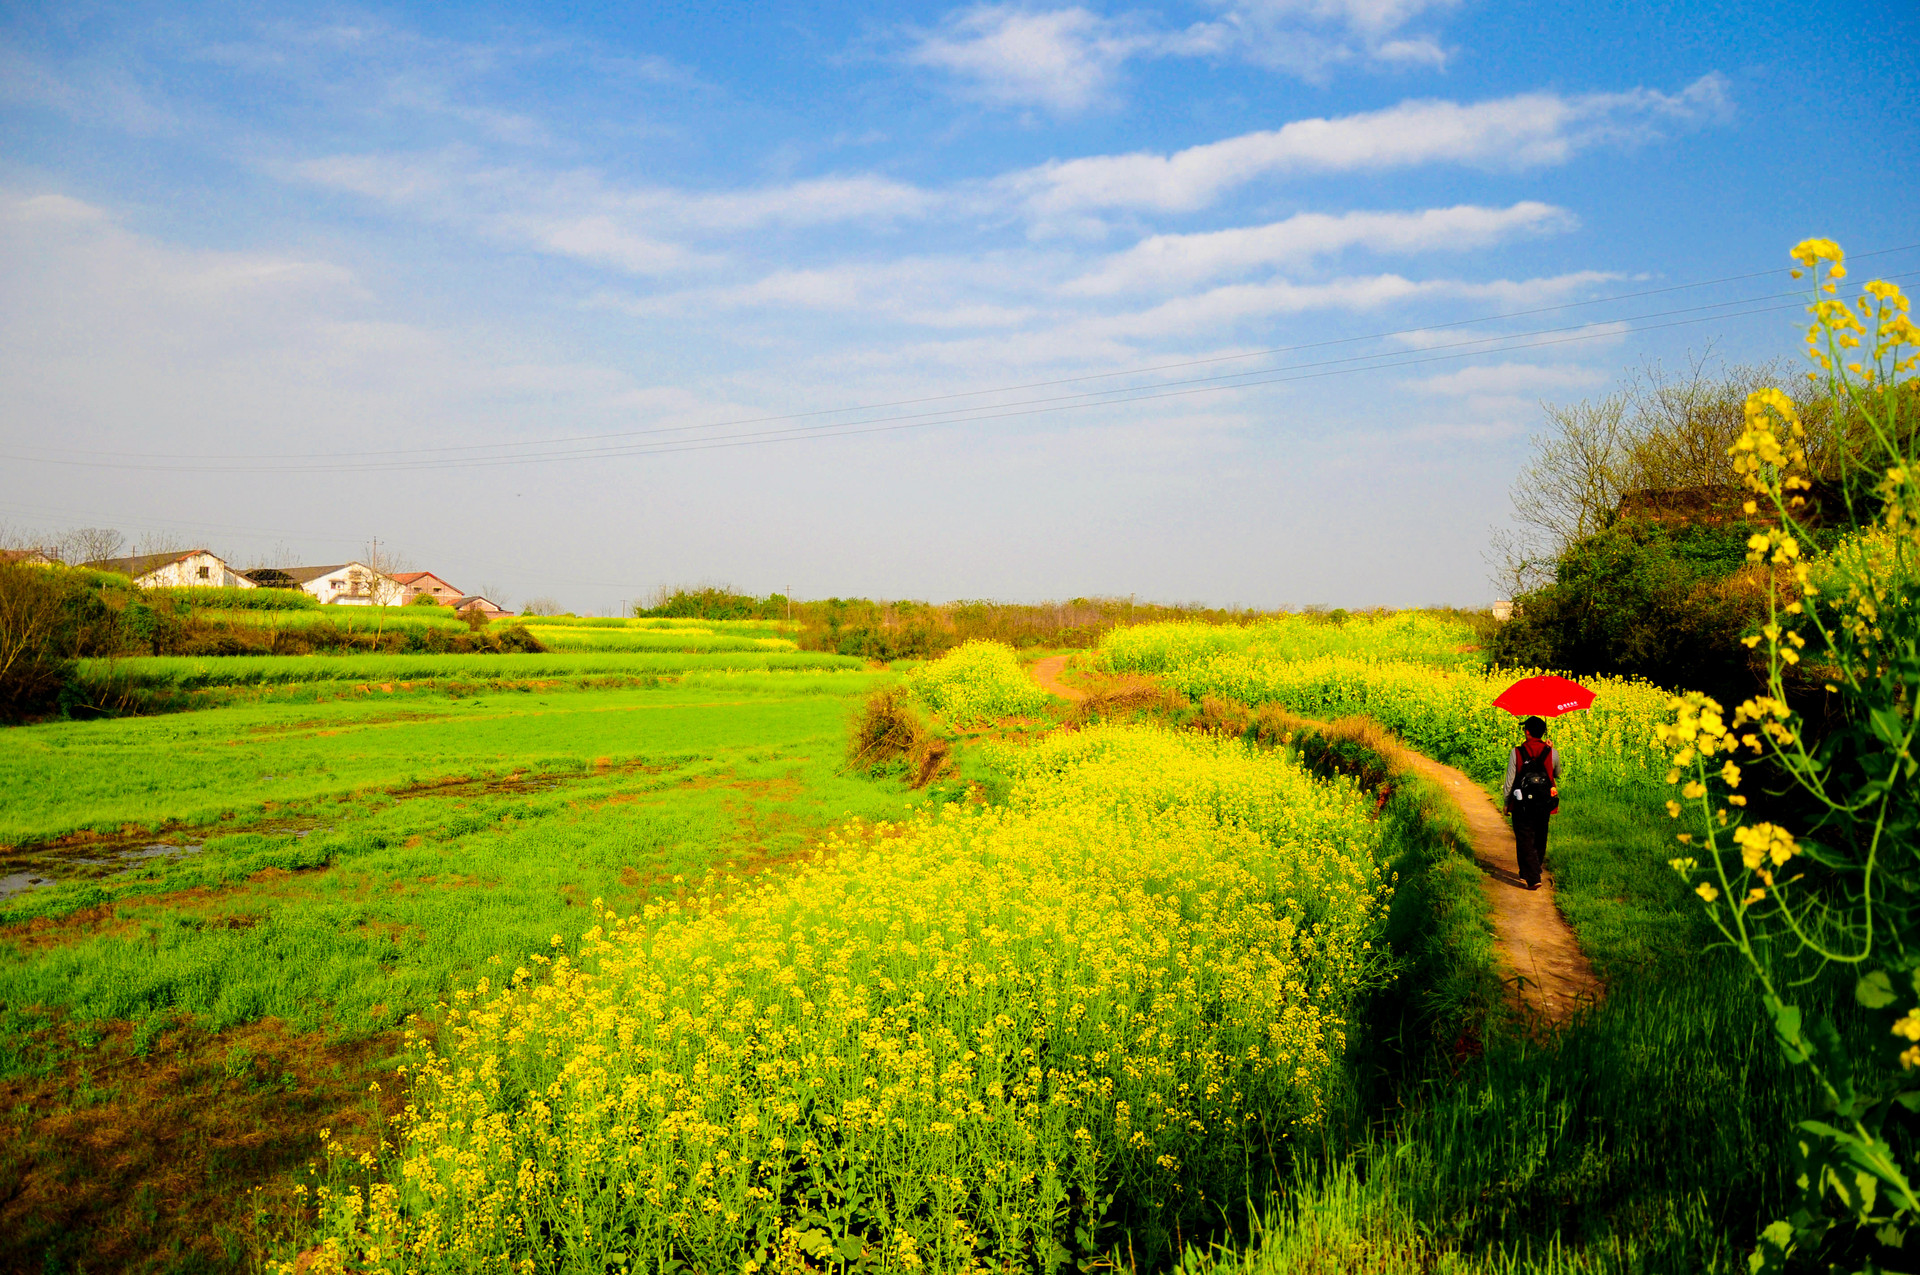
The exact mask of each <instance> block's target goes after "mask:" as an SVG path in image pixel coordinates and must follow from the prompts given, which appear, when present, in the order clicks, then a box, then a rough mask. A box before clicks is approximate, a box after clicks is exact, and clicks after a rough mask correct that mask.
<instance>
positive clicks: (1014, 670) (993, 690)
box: [907, 641, 1053, 725]
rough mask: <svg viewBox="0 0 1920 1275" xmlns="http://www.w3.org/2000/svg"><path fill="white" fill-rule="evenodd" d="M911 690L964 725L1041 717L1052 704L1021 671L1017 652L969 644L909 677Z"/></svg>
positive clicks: (986, 644)
mask: <svg viewBox="0 0 1920 1275" xmlns="http://www.w3.org/2000/svg"><path fill="white" fill-rule="evenodd" d="M907 686H908V688H909V689H910V690H912V691H913V693H914V694H915V695H917V696H918V697H919V698H920V700H921V702H922V703H924V704H925V705H926V706H927V707H928V708H930V709H932V710H933V711H934V712H936V713H939V714H940V715H941V716H943V717H946V718H948V719H950V720H952V721H954V722H957V723H960V724H962V725H971V724H973V723H977V722H990V721H993V720H994V719H996V718H1000V717H1012V716H1016V715H1020V714H1033V713H1039V712H1041V711H1042V710H1043V709H1045V708H1046V706H1047V705H1048V704H1049V703H1050V702H1051V701H1052V698H1053V697H1052V696H1050V695H1048V694H1047V693H1046V692H1045V691H1043V690H1041V689H1040V687H1039V686H1038V685H1036V684H1035V683H1034V680H1033V679H1032V678H1030V677H1028V676H1027V674H1026V671H1025V670H1024V669H1022V668H1021V667H1020V657H1019V656H1017V655H1016V654H1014V651H1013V648H1012V647H1010V646H1005V645H1002V644H1001V643H999V642H982V641H973V642H967V643H964V644H963V645H961V646H959V647H956V648H955V649H953V650H951V651H949V652H947V653H946V654H945V655H943V656H941V657H940V658H939V659H937V660H935V661H933V663H931V664H923V665H921V666H920V667H919V668H917V669H915V670H914V671H913V672H911V673H909V674H908V675H907Z"/></svg>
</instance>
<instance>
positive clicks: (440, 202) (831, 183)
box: [282, 147, 941, 275]
mask: <svg viewBox="0 0 1920 1275" xmlns="http://www.w3.org/2000/svg"><path fill="white" fill-rule="evenodd" d="M282 171H283V172H284V173H285V174H286V175H288V176H290V177H292V178H294V179H296V180H299V181H303V182H307V183H310V184H313V185H317V186H323V187H327V188H330V189H334V190H343V191H349V192H352V193H354V194H358V195H362V196H365V197H367V198H370V199H375V200H378V201H380V202H382V203H385V204H389V205H392V206H394V207H398V208H403V209H406V210H407V211H409V212H412V213H414V214H415V215H418V216H423V217H426V218H427V219H429V220H433V221H438V222H445V223H449V224H455V225H465V226H470V227H473V228H475V229H478V230H479V231H481V232H482V233H484V234H488V235H491V236H492V237H494V238H496V239H498V240H501V241H504V242H509V243H515V244H519V245H522V246H525V247H529V248H532V249H534V250H536V251H539V252H544V253H549V254H552V255H555V256H562V257H571V258H574V259H576V260H581V261H588V262H594V263H596V264H600V265H607V266H612V267H613V268H615V269H617V270H621V271H624V272H626V273H630V274H641V275H663V274H672V273H677V272H683V271H687V270H692V269H697V268H708V267H713V266H716V265H719V264H720V263H721V261H722V260H723V259H722V258H720V257H718V256H715V255H713V254H710V253H705V252H700V251H697V250H695V249H694V248H692V247H690V246H689V245H688V241H690V240H698V239H712V238H714V237H715V236H718V235H727V234H738V233H741V232H745V231H750V230H755V229H759V228H762V227H767V226H786V227H818V226H825V225H832V224H836V223H849V222H852V223H866V224H876V223H888V222H892V221H896V220H900V219H905V218H913V217H920V216H924V215H925V214H926V213H927V212H929V211H930V210H931V209H933V208H934V207H936V206H937V205H938V204H939V203H940V202H941V199H940V197H939V196H937V195H935V194H934V193H932V192H929V191H925V190H922V189H920V188H918V187H915V186H911V185H908V184H906V183H903V182H896V181H892V180H890V179H888V178H884V177H878V176H874V175H871V174H852V175H846V176H831V177H821V178H814V179H810V180H806V181H797V182H788V183H784V184H781V185H778V186H769V187H761V188H758V189H747V190H736V191H687V190H677V189H673V188H670V187H641V188H621V187H617V186H612V185H609V184H608V183H607V182H606V181H605V179H604V178H603V177H602V176H601V175H600V174H599V173H597V172H595V171H592V170H584V169H582V170H574V171H570V172H559V173H551V172H541V171H539V170H535V169H528V168H520V167H514V166H499V165H489V164H486V163H484V162H483V161H482V160H481V159H480V157H479V156H478V155H477V154H475V153H474V152H473V151H471V150H470V149H468V148H465V147H453V148H449V149H447V150H445V151H442V152H439V153H437V154H432V155H336V156H330V157H327V158H324V159H314V160H306V161H302V162H299V163H295V164H291V165H288V166H286V167H285V168H284V169H283V170H282Z"/></svg>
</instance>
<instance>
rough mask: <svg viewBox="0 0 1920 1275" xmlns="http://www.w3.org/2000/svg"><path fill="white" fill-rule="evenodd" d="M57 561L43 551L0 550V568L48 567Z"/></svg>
mask: <svg viewBox="0 0 1920 1275" xmlns="http://www.w3.org/2000/svg"><path fill="white" fill-rule="evenodd" d="M58 561H59V559H57V558H55V557H54V556H53V555H52V554H50V553H48V552H47V551H46V550H45V549H0V566H6V567H11V566H22V567H50V566H52V565H53V564H54V563H56V562H58Z"/></svg>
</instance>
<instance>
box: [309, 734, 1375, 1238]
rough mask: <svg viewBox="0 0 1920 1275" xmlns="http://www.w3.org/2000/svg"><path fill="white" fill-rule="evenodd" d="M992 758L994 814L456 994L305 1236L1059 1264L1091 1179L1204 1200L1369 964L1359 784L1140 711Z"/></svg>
mask: <svg viewBox="0 0 1920 1275" xmlns="http://www.w3.org/2000/svg"><path fill="white" fill-rule="evenodd" d="M1010 764H1011V765H1012V766H1013V767H1014V769H1016V770H1017V771H1018V778H1017V780H1016V783H1015V786H1014V791H1013V796H1012V799H1011V801H1010V803H1009V804H1008V805H1007V806H1006V807H1001V808H976V809H972V810H960V809H957V808H951V807H950V808H948V810H947V811H945V812H944V813H942V814H940V815H939V816H937V817H926V818H921V819H918V820H916V821H914V822H911V823H908V824H904V825H892V826H889V825H877V826H861V825H857V824H856V825H853V826H850V827H848V828H847V829H845V830H843V831H842V832H841V833H839V834H837V835H836V836H835V837H834V838H833V839H832V840H831V841H830V842H829V843H828V844H827V845H825V846H824V847H822V848H821V850H820V851H819V852H818V854H817V855H816V856H815V858H814V859H813V861H812V862H811V863H809V864H808V865H807V866H806V867H804V868H803V869H802V870H799V871H797V872H793V873H790V874H781V875H778V876H775V875H772V874H769V876H767V877H764V878H761V879H759V880H757V881H754V882H738V881H712V882H709V883H708V884H707V886H706V887H704V888H703V889H702V890H701V891H700V892H699V893H697V894H696V895H694V896H693V897H690V898H687V899H684V900H682V901H679V902H675V903H667V904H661V905H658V906H654V907H649V908H648V909H646V911H645V912H644V913H643V914H641V915H637V916H628V917H620V916H616V915H614V914H613V913H611V912H602V913H601V914H600V917H599V921H600V924H599V925H597V926H596V927H595V928H594V929H592V930H590V931H589V932H588V933H587V934H586V935H585V937H584V938H583V940H582V942H581V945H580V948H579V951H578V953H577V955H575V956H568V955H565V954H559V955H555V956H554V957H552V958H551V961H550V963H548V962H547V958H544V957H535V958H531V960H530V962H529V963H530V964H531V965H537V966H544V968H542V969H541V971H540V974H539V976H536V974H535V972H534V971H533V970H530V969H528V968H522V969H520V970H517V971H515V973H514V975H513V977H512V979H511V981H510V983H509V985H508V986H507V987H505V988H500V989H495V988H493V987H491V986H490V985H489V984H488V983H486V982H485V981H482V982H481V984H480V985H479V986H478V987H477V988H476V989H475V990H474V991H473V992H472V993H471V994H466V993H463V994H461V995H460V996H459V997H458V998H457V1004H456V1005H455V1006H454V1007H453V1008H451V1010H450V1011H449V1012H448V1013H447V1014H446V1024H445V1026H444V1028H443V1030H442V1032H441V1034H440V1036H439V1041H438V1049H437V1051H434V1052H430V1053H429V1056H428V1060H427V1062H426V1063H425V1064H424V1065H423V1066H422V1067H420V1068H418V1069H417V1070H416V1071H415V1073H414V1076H413V1082H414V1087H413V1092H412V1101H411V1103H410V1104H409V1105H408V1107H407V1108H406V1111H405V1114H404V1118H403V1124H402V1128H401V1131H400V1132H401V1137H400V1139H399V1146H400V1151H399V1160H398V1163H397V1164H396V1165H394V1166H393V1168H392V1170H391V1172H390V1174H389V1178H390V1181H389V1183H387V1184H383V1185H380V1186H376V1187H375V1188H374V1189H373V1190H372V1191H359V1192H355V1191H351V1190H343V1191H336V1192H335V1193H334V1194H333V1195H332V1196H330V1197H329V1198H328V1200H327V1201H325V1202H324V1203H323V1209H322V1212H323V1219H322V1221H323V1226H324V1227H325V1228H326V1230H327V1232H328V1234H329V1237H330V1244H331V1247H330V1248H329V1249H328V1250H327V1253H328V1254H329V1256H328V1257H327V1259H326V1260H328V1261H332V1262H334V1263H336V1265H335V1269H341V1267H340V1265H339V1264H340V1263H344V1264H345V1267H346V1268H348V1269H356V1270H363V1271H367V1272H370V1273H371V1272H373V1271H376V1270H384V1271H388V1272H399V1271H494V1270H497V1271H508V1270H528V1271H533V1270H540V1271H593V1272H602V1271H621V1270H642V1269H645V1270H661V1269H668V1268H671V1267H678V1266H684V1267H685V1268H689V1269H693V1270H703V1271H719V1270H742V1271H746V1272H749V1273H750V1275H751V1273H752V1272H756V1271H759V1270H761V1269H763V1268H768V1267H772V1268H778V1269H781V1270H794V1271H798V1270H807V1269H815V1268H818V1269H824V1268H826V1267H828V1266H831V1265H836V1264H840V1263H848V1264H852V1263H855V1262H864V1263H867V1264H870V1265H872V1266H873V1267H874V1268H876V1269H880V1270H901V1271H918V1270H922V1269H924V1270H929V1271H943V1272H944V1271H970V1270H984V1269H987V1268H994V1269H1007V1268H1022V1269H1024V1268H1027V1267H1029V1266H1033V1265H1036V1264H1037V1265H1038V1266H1040V1267H1042V1268H1045V1269H1051V1268H1052V1267H1054V1266H1055V1265H1057V1264H1059V1262H1060V1261H1062V1260H1064V1258H1065V1257H1066V1256H1067V1254H1068V1250H1067V1248H1066V1245H1068V1244H1070V1243H1071V1242H1072V1237H1073V1235H1074V1234H1075V1230H1076V1228H1084V1229H1085V1230H1086V1231H1087V1232H1089V1233H1097V1231H1098V1229H1099V1226H1100V1222H1101V1219H1102V1216H1103V1214H1105V1213H1106V1212H1107V1210H1108V1209H1109V1206H1110V1205H1111V1207H1112V1208H1113V1209H1114V1210H1116V1211H1117V1210H1120V1209H1125V1210H1126V1211H1127V1212H1128V1214H1129V1215H1130V1216H1131V1217H1132V1218H1133V1219H1134V1220H1135V1222H1136V1224H1138V1223H1141V1222H1144V1223H1145V1224H1146V1225H1148V1226H1152V1225H1161V1226H1165V1227H1168V1228H1171V1227H1173V1226H1174V1225H1176V1224H1177V1223H1179V1222H1180V1221H1181V1220H1182V1219H1183V1218H1184V1219H1188V1220H1193V1219H1200V1218H1205V1219H1208V1220H1211V1219H1213V1218H1215V1217H1217V1205H1219V1204H1221V1203H1225V1200H1224V1199H1223V1198H1222V1197H1223V1196H1225V1195H1226V1194H1228V1193H1230V1192H1232V1191H1235V1190H1239V1189H1242V1188H1243V1186H1244V1184H1243V1183H1241V1182H1240V1180H1239V1174H1240V1172H1241V1171H1242V1170H1243V1167H1244V1157H1245V1156H1247V1155H1249V1154H1255V1153H1256V1152H1257V1154H1259V1155H1261V1156H1264V1155H1265V1154H1266V1150H1265V1148H1266V1147H1267V1145H1268V1144H1269V1142H1270V1141H1271V1140H1273V1139H1276V1138H1280V1137H1284V1136H1285V1135H1286V1133H1287V1130H1288V1126H1289V1125H1290V1124H1295V1123H1302V1122H1313V1121H1316V1120H1317V1119H1319V1118H1320V1115H1321V1112H1322V1107H1323V1104H1324V1101H1325V1097H1324V1093H1323V1085H1324V1084H1325V1082H1326V1080H1327V1078H1328V1075H1329V1072H1330V1069H1331V1068H1332V1067H1333V1065H1334V1063H1335V1060H1336V1059H1337V1058H1338V1057H1339V1055H1340V1053H1341V1050H1342V1048H1343V1045H1344V1040H1345V1030H1346V1024H1345V1018H1344V1015H1345V1013H1346V1009H1347V1006H1348V1004H1349V1003H1350V1001H1351V999H1352V997H1353V996H1354V994H1355V993H1356V991H1357V990H1358V989H1359V988H1361V987H1362V986H1364V985H1365V984H1367V983H1368V982H1369V981H1370V980H1372V979H1375V978H1377V977H1380V976H1382V975H1381V971H1382V966H1381V964H1380V962H1381V959H1382V956H1383V954H1382V953H1380V952H1377V951H1376V950H1375V947H1374V943H1373V940H1374V939H1375V938H1376V937H1377V935H1378V927H1379V923H1380V920H1381V916H1382V913H1383V910H1384V907H1385V904H1386V900H1387V897H1388V895H1389V893H1390V891H1389V889H1388V887H1387V886H1386V885H1385V884H1384V883H1383V882H1382V880H1381V876H1380V871H1379V869H1378V867H1377V866H1376V863H1375V850H1376V846H1377V835H1378V834H1377V831H1376V827H1375V825H1374V824H1373V822H1372V821H1371V820H1370V818H1369V817H1368V816H1369V811H1370V805H1369V803H1368V802H1367V801H1366V800H1365V798H1364V797H1363V796H1362V795H1361V794H1359V793H1358V792H1357V791H1355V790H1354V788H1353V787H1352V786H1351V785H1350V784H1328V783H1323V782H1320V781H1317V780H1315V779H1313V778H1312V777H1311V776H1309V775H1307V774H1306V773H1305V772H1304V771H1302V770H1301V769H1300V768H1299V767H1297V766H1296V765H1294V764H1292V763H1291V762H1289V761H1288V760H1286V759H1285V758H1284V757H1283V756H1280V755H1271V754H1260V753H1257V752H1255V751H1253V750H1250V749H1248V748H1247V747H1245V746H1244V745H1241V744H1239V743H1237V742H1228V741H1218V740H1211V739H1206V738H1202V737H1193V736H1175V735H1171V734H1168V733H1164V732H1154V731H1148V730H1142V729H1131V728H1120V727H1111V728H1097V729H1090V730H1086V731H1081V732H1076V733H1073V734H1062V735H1055V736H1050V737H1048V738H1047V739H1045V740H1044V741H1042V742H1041V743H1039V744H1038V745H1036V746H1035V747H1033V748H1032V749H1031V750H1030V751H1028V752H1026V753H1023V754H1020V755H1018V756H1017V757H1010ZM1116 1200H1117V1201H1118V1203H1113V1202H1114V1201H1116ZM316 1269H318V1268H316Z"/></svg>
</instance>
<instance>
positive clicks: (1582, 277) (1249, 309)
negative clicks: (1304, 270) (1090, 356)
mask: <svg viewBox="0 0 1920 1275" xmlns="http://www.w3.org/2000/svg"><path fill="white" fill-rule="evenodd" d="M1616 277H1617V276H1615V275H1611V274H1605V273H1601V272H1598V271H1591V270H1582V271H1576V272H1574V273H1571V274H1564V275H1555V276H1553V277H1550V278H1543V279H1518V280H1516V279H1494V280H1488V281H1484V282H1470V281H1467V280H1463V279H1421V280H1414V279H1408V278H1405V277H1404V276H1401V275H1397V274H1381V275H1369V276H1364V277H1359V278H1351V279H1334V280H1330V281H1328V282H1326V283H1310V284H1303V283H1289V282H1286V281H1280V280H1276V281H1271V282H1267V283H1240V284H1230V285H1228V286H1225V287H1220V288H1214V289H1212V290H1210V291H1207V292H1202V293H1198V294H1196V295H1193V296H1187V297H1178V298H1175V299H1174V300H1171V301H1164V302H1161V303H1160V304H1159V305H1156V306H1153V307H1151V308H1149V309H1145V310H1137V311H1134V312H1132V313H1128V314H1116V315H1108V316H1104V317H1102V318H1098V319H1092V320H1088V321H1087V323H1086V326H1087V327H1088V328H1089V329H1090V330H1094V331H1098V332H1103V333H1108V334H1112V335H1116V336H1120V335H1124V336H1130V337H1136V338H1151V337H1167V336H1177V335H1180V334H1183V333H1204V332H1217V331H1219V330H1220V329H1222V328H1225V327H1229V326H1231V325H1233V324H1235V323H1239V322H1243V321H1245V320H1247V319H1253V318H1262V317H1266V316H1269V315H1280V314H1304V313H1308V312H1311V311H1316V310H1344V311H1349V312H1356V313H1358V312H1366V311H1374V310H1379V309H1381V308H1382V307H1385V306H1389V305H1397V304H1412V303H1415V302H1421V301H1432V300H1467V301H1483V302H1486V303H1488V304H1490V305H1493V306H1496V307H1499V308H1503V309H1506V308H1519V307H1521V306H1526V305H1533V304H1538V303H1539V302H1541V301H1543V300H1550V299H1553V298H1558V297H1563V296H1566V295H1568V294H1570V293H1574V292H1579V291H1581V290H1582V289H1585V288H1590V287H1592V286H1593V285H1594V284H1596V283H1604V282H1606V281H1608V280H1610V279H1614V278H1616Z"/></svg>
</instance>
